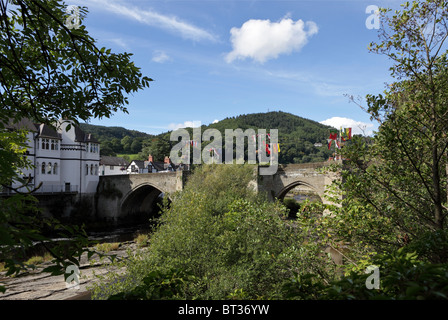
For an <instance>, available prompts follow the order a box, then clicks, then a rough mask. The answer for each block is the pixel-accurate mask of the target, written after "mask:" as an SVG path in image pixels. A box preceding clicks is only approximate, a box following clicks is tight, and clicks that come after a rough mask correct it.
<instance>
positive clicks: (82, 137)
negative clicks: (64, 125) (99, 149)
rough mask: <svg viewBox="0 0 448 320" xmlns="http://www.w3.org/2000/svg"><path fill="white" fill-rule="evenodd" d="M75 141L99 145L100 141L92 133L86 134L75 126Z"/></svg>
mask: <svg viewBox="0 0 448 320" xmlns="http://www.w3.org/2000/svg"><path fill="white" fill-rule="evenodd" d="M75 141H76V142H92V143H99V141H98V140H97V139H96V138H95V137H94V136H93V135H92V134H91V133H85V132H84V131H82V130H81V128H80V127H77V126H75Z"/></svg>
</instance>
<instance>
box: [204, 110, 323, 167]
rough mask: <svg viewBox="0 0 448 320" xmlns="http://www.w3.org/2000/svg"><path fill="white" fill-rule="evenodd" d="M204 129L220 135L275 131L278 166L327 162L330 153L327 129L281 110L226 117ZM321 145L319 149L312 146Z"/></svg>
mask: <svg viewBox="0 0 448 320" xmlns="http://www.w3.org/2000/svg"><path fill="white" fill-rule="evenodd" d="M208 127H210V128H216V129H218V130H220V131H221V133H224V129H226V128H228V129H236V128H241V129H243V130H245V129H248V128H253V129H266V130H267V131H268V130H269V129H278V132H279V144H280V153H279V161H280V163H303V162H316V161H324V160H327V159H328V157H329V156H330V154H331V152H330V151H329V150H328V148H327V143H326V141H327V140H326V139H327V138H328V134H329V128H330V127H328V126H325V125H322V124H320V123H318V122H316V121H313V120H309V119H305V118H302V117H299V116H296V115H293V114H291V113H286V112H282V111H275V112H267V113H254V114H247V115H241V116H238V117H232V118H226V119H224V120H222V121H220V122H218V123H215V124H211V125H209V126H208ZM315 143H322V147H318V148H317V147H315V146H314V144H315Z"/></svg>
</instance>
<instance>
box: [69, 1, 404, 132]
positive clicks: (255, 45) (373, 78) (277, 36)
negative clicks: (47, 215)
mask: <svg viewBox="0 0 448 320" xmlns="http://www.w3.org/2000/svg"><path fill="white" fill-rule="evenodd" d="M400 3H401V1H394V0H388V1H376V0H370V1H362V0H356V1H340V0H333V1H324V0H314V1H312V0H287V1H268V0H259V1H256V0H235V1H232V0H226V1H217V0H202V1H196V0H177V1H171V0H157V1H148V0H66V4H67V5H80V6H85V7H87V8H88V11H89V12H88V14H87V17H86V18H85V19H84V20H83V21H82V22H81V23H82V24H84V25H85V26H86V28H87V30H88V31H89V34H90V35H91V36H92V37H93V38H94V39H96V41H97V45H98V46H99V47H106V48H111V49H112V51H113V52H116V53H118V52H129V53H133V56H132V59H133V61H134V62H135V64H136V65H137V66H138V67H140V68H141V71H142V73H143V74H144V75H146V76H148V77H150V78H152V79H153V80H154V81H153V82H151V84H150V87H149V88H145V89H144V90H141V91H139V92H137V93H134V94H133V95H132V96H129V105H128V111H129V114H126V113H123V112H117V113H115V114H114V115H113V116H112V117H111V118H108V119H107V118H106V119H104V118H103V119H92V120H91V122H90V123H91V124H97V125H104V126H121V127H125V128H127V129H133V130H138V131H142V132H147V133H150V134H159V133H162V132H167V131H169V130H173V129H177V128H179V127H184V126H191V124H192V123H201V124H205V125H207V124H210V123H212V122H215V121H219V120H223V119H225V118H227V117H234V116H238V115H241V114H250V113H259V112H268V111H284V112H289V113H292V114H295V115H298V116H301V117H304V118H307V119H311V120H314V121H317V122H321V123H324V124H328V125H332V126H335V127H336V128H339V127H340V126H342V127H352V128H353V129H352V130H353V133H364V134H367V135H370V134H372V132H373V131H374V130H375V129H376V128H377V124H376V123H375V122H371V121H370V117H369V115H368V114H367V113H366V112H365V111H364V110H362V108H361V107H360V106H359V105H357V104H355V103H353V102H350V100H349V99H348V98H347V95H353V96H354V97H360V99H361V100H360V101H365V96H366V95H367V94H379V93H382V92H383V91H384V89H385V86H386V83H390V82H391V80H392V79H391V77H390V72H389V68H390V67H391V66H392V61H390V60H388V59H387V58H386V57H384V56H381V55H378V54H374V53H370V52H369V51H368V49H367V47H368V44H369V43H370V42H372V41H373V42H375V41H378V31H379V30H378V29H376V27H377V25H375V24H374V23H375V22H376V20H375V19H374V18H375V17H374V16H373V11H369V6H370V5H376V6H379V7H390V8H399V5H400ZM372 27H373V28H372ZM380 28H381V25H380ZM263 129H275V128H263Z"/></svg>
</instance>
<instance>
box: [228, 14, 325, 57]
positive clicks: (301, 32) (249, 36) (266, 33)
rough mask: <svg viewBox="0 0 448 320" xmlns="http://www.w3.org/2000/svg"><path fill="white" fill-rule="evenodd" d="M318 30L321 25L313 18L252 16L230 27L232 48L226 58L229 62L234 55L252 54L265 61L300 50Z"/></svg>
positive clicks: (249, 55) (250, 55) (246, 55)
mask: <svg viewBox="0 0 448 320" xmlns="http://www.w3.org/2000/svg"><path fill="white" fill-rule="evenodd" d="M317 32H318V27H317V25H316V24H315V23H314V22H312V21H308V22H303V21H302V20H300V19H299V20H297V21H293V20H292V19H290V18H286V17H285V18H283V19H282V20H280V21H279V22H271V21H270V20H254V19H251V20H248V21H246V22H245V23H244V24H243V25H242V26H241V28H232V29H231V30H230V34H231V36H230V41H231V42H232V47H233V50H232V51H231V52H230V53H228V54H227V55H226V57H225V60H226V61H227V62H228V63H230V62H232V61H234V60H235V59H245V58H252V59H254V60H255V61H258V62H260V63H264V62H265V61H266V60H269V59H275V58H277V57H278V56H279V55H280V54H289V53H291V52H293V51H299V50H300V49H302V47H303V46H304V45H305V44H307V42H308V39H309V38H310V37H311V36H312V35H314V34H316V33H317Z"/></svg>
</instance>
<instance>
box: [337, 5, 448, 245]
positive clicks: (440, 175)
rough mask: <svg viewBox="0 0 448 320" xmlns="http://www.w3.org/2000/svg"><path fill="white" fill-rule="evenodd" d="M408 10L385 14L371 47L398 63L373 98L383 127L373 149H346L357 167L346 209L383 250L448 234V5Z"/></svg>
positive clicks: (371, 107)
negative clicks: (390, 79) (390, 78)
mask: <svg viewBox="0 0 448 320" xmlns="http://www.w3.org/2000/svg"><path fill="white" fill-rule="evenodd" d="M402 7H403V9H402V10H401V11H396V12H395V13H394V14H393V15H390V10H389V9H381V20H382V21H383V22H384V24H386V25H387V28H386V26H385V27H384V28H383V29H382V30H381V31H380V34H379V37H380V40H381V41H380V42H379V43H372V44H371V45H370V50H371V51H372V52H375V53H378V54H383V55H386V56H387V57H389V58H390V59H391V60H392V61H393V62H394V65H393V66H392V67H391V68H390V70H391V74H392V76H393V77H394V78H395V79H396V81H395V82H394V83H392V84H390V85H389V88H388V89H387V90H386V91H385V92H384V95H382V94H379V95H376V96H375V95H368V96H367V106H368V107H367V108H365V110H366V111H367V112H368V113H369V114H370V115H371V118H372V119H376V120H377V121H378V122H379V124H380V126H379V130H378V133H377V134H376V136H375V137H374V138H373V142H372V144H370V145H367V144H365V143H364V142H363V141H358V142H357V143H353V144H352V146H351V147H350V148H347V149H346V150H345V156H346V157H347V158H349V159H350V160H351V161H350V162H348V164H349V165H350V166H349V168H350V171H346V173H345V186H344V190H345V191H346V198H345V200H344V204H346V205H347V206H348V207H351V209H353V210H358V215H357V216H358V217H362V216H364V218H363V221H362V219H359V220H358V222H360V223H361V224H362V225H363V228H359V229H358V230H362V232H364V233H365V235H364V236H365V238H364V239H365V240H366V241H369V242H371V243H372V242H374V241H372V235H374V236H373V238H374V239H375V241H376V243H377V244H378V243H380V242H383V243H388V244H392V245H393V246H394V247H396V246H402V245H403V244H406V243H408V242H410V241H412V240H416V239H418V238H419V237H420V236H421V235H422V234H423V233H425V232H434V231H437V230H442V229H444V228H445V227H446V216H447V213H448V208H447V176H446V168H447V167H446V165H447V147H448V136H447V134H446V132H447V129H448V104H447V102H448V69H447V65H448V64H447V62H448V61H447V52H446V51H444V50H445V49H446V40H447V37H448V4H447V3H446V2H445V1H440V0H427V1H414V2H412V3H409V2H406V3H405V4H403V5H402ZM346 211H347V210H346ZM366 217H368V218H366ZM369 217H370V218H369ZM369 233H370V239H369V236H367V234H369ZM358 234H359V233H358Z"/></svg>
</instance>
